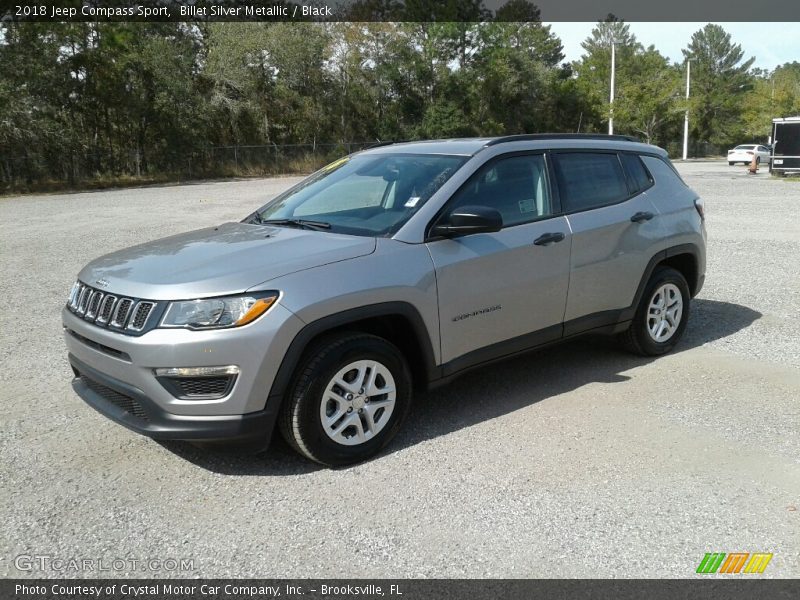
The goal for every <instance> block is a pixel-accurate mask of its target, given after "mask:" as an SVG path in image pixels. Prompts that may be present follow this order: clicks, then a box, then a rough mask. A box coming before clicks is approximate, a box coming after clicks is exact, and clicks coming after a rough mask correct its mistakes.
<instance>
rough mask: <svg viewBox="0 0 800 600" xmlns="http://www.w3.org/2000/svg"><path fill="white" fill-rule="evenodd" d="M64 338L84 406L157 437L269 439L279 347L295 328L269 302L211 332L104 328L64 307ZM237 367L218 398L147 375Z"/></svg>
mask: <svg viewBox="0 0 800 600" xmlns="http://www.w3.org/2000/svg"><path fill="white" fill-rule="evenodd" d="M62 321H63V324H64V340H65V343H66V346H67V352H68V355H69V361H70V364H71V365H72V368H73V370H74V371H75V374H76V376H77V378H76V380H75V381H74V382H73V384H72V385H73V388H74V389H75V391H76V392H77V393H78V395H79V396H80V397H81V398H83V399H84V400H85V401H86V402H87V403H88V404H90V405H91V406H92V407H94V408H95V409H97V410H98V411H100V412H101V413H103V414H104V415H106V416H108V417H109V418H111V419H113V420H114V421H116V422H118V423H120V424H122V425H124V426H126V427H128V428H129V429H132V430H133V431H136V432H138V433H141V434H144V435H147V436H150V437H153V438H159V439H180V440H223V439H226V440H227V439H231V440H234V439H244V438H248V437H251V436H252V437H255V434H256V433H258V434H259V435H261V436H263V437H264V438H265V439H268V438H269V435H270V432H271V429H272V426H273V424H274V420H275V413H276V412H277V410H278V405H279V404H280V398H276V397H270V391H271V388H272V384H273V381H274V379H275V375H276V373H277V371H278V368H279V367H280V364H281V361H282V360H283V357H284V354H285V352H286V349H287V348H288V347H289V345H290V344H291V341H292V340H293V339H294V337H295V335H297V332H298V331H299V330H300V329H301V328H302V326H303V322H302V321H300V320H299V319H298V318H297V317H296V316H295V315H294V314H293V313H292V312H291V311H289V310H287V309H285V308H284V307H282V306H280V305H279V304H276V305H275V306H273V307H272V308H271V309H270V311H269V312H268V313H267V314H266V315H264V316H263V317H262V318H260V319H257V320H256V321H254V322H253V323H250V324H248V325H244V326H242V327H237V328H235V329H226V330H218V331H205V332H204V331H189V330H185V329H155V330H153V331H149V332H147V333H145V334H144V335H141V336H129V335H124V334H122V333H118V332H114V331H109V330H106V329H104V328H102V327H97V326H95V325H94V324H92V323H90V322H87V321H85V320H84V319H82V318H80V317H79V316H78V315H75V314H73V313H71V312H70V311H68V310H66V309H64V310H63V311H62ZM219 365H237V366H238V367H239V374H238V375H237V377H236V379H235V382H234V384H233V385H232V387H231V388H230V390H229V391H226V392H225V393H226V395H225V396H222V397H219V398H197V399H188V398H185V397H176V395H174V393H173V390H170V389H168V387H165V386H164V385H163V384H162V383H161V382H160V381H159V379H158V378H157V377H156V375H155V370H156V369H158V368H160V367H214V366H219Z"/></svg>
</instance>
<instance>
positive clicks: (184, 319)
mask: <svg viewBox="0 0 800 600" xmlns="http://www.w3.org/2000/svg"><path fill="white" fill-rule="evenodd" d="M277 299H278V293H277V292H268V293H266V294H258V295H253V296H227V297H225V298H205V299H202V300H182V301H180V302H171V303H170V305H169V306H168V307H167V311H166V312H165V313H164V318H163V319H161V327H185V328H187V329H220V328H224V327H239V326H241V325H247V324H248V323H251V322H252V321H255V320H256V319H257V318H258V317H260V316H261V315H263V314H264V313H265V312H267V310H268V309H269V307H270V306H272V305H273V304H275V301H276V300H277Z"/></svg>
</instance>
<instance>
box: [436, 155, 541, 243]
mask: <svg viewBox="0 0 800 600" xmlns="http://www.w3.org/2000/svg"><path fill="white" fill-rule="evenodd" d="M470 205H478V206H488V207H491V208H494V209H495V210H497V211H498V212H499V213H500V214H501V215H502V217H503V226H506V227H507V226H510V225H519V224H521V223H528V222H530V221H535V220H536V219H539V218H541V217H546V216H549V215H552V214H553V205H552V202H551V199H550V191H549V187H548V184H547V167H546V165H545V162H544V155H542V154H531V155H520V156H510V157H508V158H501V159H500V160H497V161H494V162H491V163H489V164H488V165H486V166H484V167H483V168H482V169H481V170H480V171H478V173H477V174H476V175H474V176H473V177H472V179H470V180H469V181H468V182H467V184H466V185H465V186H464V187H463V188H461V189H460V190H459V191H458V192H457V193H456V195H455V196H454V198H453V202H452V204H451V205H450V206H451V207H452V208H455V207H458V206H470Z"/></svg>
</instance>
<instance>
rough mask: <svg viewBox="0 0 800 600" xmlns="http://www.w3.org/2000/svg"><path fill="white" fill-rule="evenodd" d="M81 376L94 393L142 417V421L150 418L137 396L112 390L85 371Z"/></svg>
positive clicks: (129, 412) (139, 417) (133, 414)
mask: <svg viewBox="0 0 800 600" xmlns="http://www.w3.org/2000/svg"><path fill="white" fill-rule="evenodd" d="M80 378H81V381H82V382H83V383H84V385H85V386H86V387H88V388H89V389H90V390H92V391H93V392H94V393H96V394H98V395H100V396H102V397H103V398H105V399H106V400H108V401H109V402H111V403H112V404H114V405H116V406H118V407H119V408H121V409H122V410H124V411H125V412H126V413H128V414H129V415H132V416H134V417H136V418H137V419H141V420H142V421H149V420H150V417H149V416H148V415H147V413H146V412H145V410H144V408H142V405H141V404H140V403H139V401H138V400H136V399H135V398H131V397H130V396H126V395H125V394H121V393H119V392H118V391H116V390H112V389H111V388H110V387H107V386H105V385H103V384H102V383H98V382H97V381H95V380H94V379H91V378H89V377H87V376H86V375H85V374H83V373H81V375H80Z"/></svg>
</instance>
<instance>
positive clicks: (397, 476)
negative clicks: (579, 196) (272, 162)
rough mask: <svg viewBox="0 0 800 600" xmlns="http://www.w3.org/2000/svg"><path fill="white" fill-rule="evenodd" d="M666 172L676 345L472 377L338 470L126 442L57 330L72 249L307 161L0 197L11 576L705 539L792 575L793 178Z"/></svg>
mask: <svg viewBox="0 0 800 600" xmlns="http://www.w3.org/2000/svg"><path fill="white" fill-rule="evenodd" d="M678 168H679V170H680V171H681V172H682V173H683V175H684V177H685V179H686V180H687V182H688V183H689V184H690V185H691V186H693V187H694V188H695V189H696V190H697V191H698V192H699V193H700V194H701V195H702V196H703V197H704V198H705V200H706V206H707V212H708V229H709V265H708V277H707V281H706V287H705V289H704V290H703V292H702V293H701V295H700V297H699V298H698V299H697V300H696V301H695V303H694V304H693V308H692V310H693V312H692V316H691V321H690V323H689V328H688V331H687V336H686V338H685V339H684V341H683V342H682V344H681V345H680V347H679V349H678V350H677V351H676V352H675V353H674V354H671V355H669V356H666V357H663V358H660V359H658V360H646V359H642V358H637V357H633V356H629V355H626V354H623V353H621V352H619V351H618V350H616V349H615V347H614V346H613V345H611V344H610V343H608V342H607V341H605V340H592V341H589V342H588V343H587V342H585V341H582V342H579V343H571V344H568V345H564V346H561V347H559V348H557V349H554V350H549V351H547V352H544V353H537V354H532V355H528V356H526V357H522V358H519V359H515V360H512V361H510V362H506V363H504V364H499V365H496V366H492V367H489V368H486V369H483V370H481V371H477V372H474V373H472V374H470V375H467V376H465V377H463V378H462V379H460V380H458V381H457V382H455V383H454V384H453V385H451V386H450V387H447V388H444V389H441V390H438V391H436V392H432V393H430V394H428V395H426V396H424V397H420V398H418V401H417V402H416V404H415V407H414V409H413V412H412V415H411V417H410V419H409V422H408V423H407V425H406V427H405V429H404V431H403V432H401V434H400V435H399V437H398V438H397V439H396V441H395V442H394V444H393V445H392V446H391V448H390V449H388V450H387V451H386V452H385V453H384V454H383V455H381V456H379V457H378V458H377V459H375V460H372V461H370V462H369V463H366V464H362V465H358V466H355V467H352V468H347V469H342V470H325V469H319V468H317V467H316V466H314V465H311V464H309V463H307V462H305V461H304V460H302V459H300V458H299V457H297V456H295V455H294V454H293V453H292V452H291V451H290V450H289V449H288V448H287V447H286V445H285V444H284V443H283V442H282V440H279V439H277V438H276V441H275V442H274V443H273V444H272V447H271V448H270V450H269V451H268V452H267V453H266V454H265V455H262V456H259V457H253V456H249V455H247V454H245V453H242V452H241V451H235V450H225V449H202V450H201V449H196V448H194V447H192V446H189V445H186V444H179V443H172V444H164V445H160V444H157V443H155V442H153V441H151V440H148V439H146V438H143V437H139V436H136V435H135V434H133V433H131V432H129V431H127V430H126V429H124V428H122V427H119V426H117V425H115V424H113V423H112V422H110V421H108V420H107V419H105V418H103V417H102V416H100V415H99V414H97V413H96V412H95V411H93V410H92V409H90V408H89V407H88V406H86V405H85V404H84V403H83V402H82V401H81V400H80V399H79V398H78V397H77V396H75V394H74V393H73V392H72V390H71V388H70V385H69V381H70V378H71V372H70V369H69V368H68V365H67V362H66V358H65V350H64V346H63V342H62V339H61V322H60V315H59V312H60V309H61V306H62V304H63V302H64V300H65V297H66V294H67V291H68V289H69V286H70V284H71V283H72V281H73V280H74V278H75V275H76V273H77V272H78V270H79V269H80V268H81V267H82V266H83V265H84V264H85V263H86V262H87V261H89V260H90V259H92V258H94V257H96V256H98V255H100V254H104V253H106V252H109V251H111V250H115V249H117V248H122V247H125V246H129V245H132V244H134V243H139V242H142V241H145V240H149V239H154V238H158V237H162V236H165V235H169V234H172V233H176V232H180V231H185V230H189V229H194V228H198V227H202V226H206V225H210V224H215V223H219V222H223V221H226V220H238V219H240V218H242V217H243V216H244V215H246V214H247V213H248V212H249V211H250V210H251V209H252V208H254V207H256V206H258V205H259V204H261V203H262V202H263V201H264V200H266V199H267V198H268V197H271V196H272V195H274V194H276V193H277V192H278V191H280V190H282V189H284V188H285V187H286V186H287V185H289V184H290V183H292V182H294V181H296V179H294V178H281V179H261V180H245V181H227V182H212V183H197V184H191V185H181V186H165V187H150V188H142V189H127V190H114V191H104V192H93V193H76V194H59V195H42V196H26V197H11V198H0V243H2V247H1V248H0V250H1V253H2V264H3V269H2V292H3V296H4V301H5V310H3V311H0V342H1V343H0V353H2V354H1V356H2V369H0V383H2V387H0V389H2V391H1V392H0V402H2V408H1V409H0V419H2V431H1V432H0V456H2V460H1V461H0V506H1V507H2V508H0V511H2V512H0V517H1V518H0V523H1V524H0V528H1V529H0V576H5V577H9V576H12V577H16V576H28V575H30V576H48V577H50V576H52V577H56V576H63V575H66V576H70V577H72V576H92V575H94V574H95V573H91V572H85V573H76V572H74V571H66V572H62V571H56V570H52V569H50V570H48V569H45V570H40V569H35V570H34V571H31V572H20V571H18V570H17V568H16V567H15V565H14V557H16V556H18V555H20V554H26V555H49V556H53V557H59V558H72V557H76V558H92V559H104V560H106V561H110V560H112V559H114V558H135V559H148V558H156V559H165V558H190V559H192V560H193V561H194V567H195V570H194V571H192V572H188V571H180V570H178V571H170V570H160V571H158V572H157V574H158V575H159V576H204V577H226V576H233V577H244V576H262V577H325V578H327V577H692V576H694V570H695V568H696V566H697V564H698V563H699V561H700V560H701V558H702V557H703V554H704V553H705V552H712V551H722V552H734V551H745V552H748V551H749V552H757V551H764V552H773V553H774V555H775V556H774V558H773V560H772V562H771V564H770V565H769V567H768V568H767V570H766V572H765V574H764V576H773V577H800V435H799V434H798V429H800V428H799V427H798V425H800V369H799V367H800V182H798V181H786V180H775V179H771V178H770V177H769V176H768V175H766V174H760V175H758V176H747V175H746V174H745V170H744V168H741V167H735V168H734V167H728V166H727V165H726V164H724V163H713V162H696V163H694V162H692V163H687V164H679V165H678ZM278 437H279V436H278ZM126 573H128V570H123V571H122V572H121V573H120V574H126ZM130 574H131V575H135V576H147V575H150V574H151V573H149V572H142V571H136V572H133V573H130ZM103 575H105V576H110V575H112V573H104V574H103Z"/></svg>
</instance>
